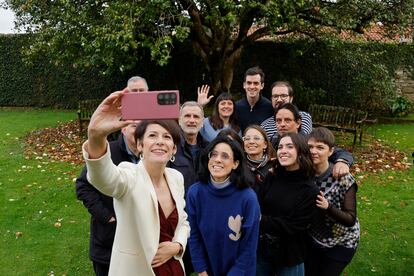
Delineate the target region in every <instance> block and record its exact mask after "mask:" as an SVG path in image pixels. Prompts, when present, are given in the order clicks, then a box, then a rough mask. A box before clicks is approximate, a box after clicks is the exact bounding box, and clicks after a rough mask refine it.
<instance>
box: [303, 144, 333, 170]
mask: <svg viewBox="0 0 414 276" xmlns="http://www.w3.org/2000/svg"><path fill="white" fill-rule="evenodd" d="M308 146H309V150H310V152H311V156H312V162H313V165H314V167H318V166H321V165H327V163H329V161H328V158H329V156H331V154H332V152H333V148H330V147H329V146H328V145H327V144H325V143H322V142H318V141H316V140H315V139H314V138H310V139H309V140H308Z"/></svg>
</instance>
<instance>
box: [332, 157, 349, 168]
mask: <svg viewBox="0 0 414 276" xmlns="http://www.w3.org/2000/svg"><path fill="white" fill-rule="evenodd" d="M338 162H341V163H344V164H345V165H347V166H348V167H349V162H348V161H346V160H345V159H337V160H336V161H335V164H336V163H338Z"/></svg>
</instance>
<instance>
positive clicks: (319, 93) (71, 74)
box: [0, 35, 414, 112]
mask: <svg viewBox="0 0 414 276" xmlns="http://www.w3.org/2000/svg"><path fill="white" fill-rule="evenodd" d="M28 41H29V37H28V36H27V35H3V36H0V74H1V75H0V106H39V107H43V106H52V107H60V108H75V107H76V106H77V102H78V101H79V100H80V99H88V98H104V97H105V96H106V95H107V94H108V93H110V92H111V91H114V90H118V89H121V88H123V87H124V86H125V85H126V81H127V80H128V78H129V77H130V76H132V75H141V76H143V77H145V78H146V79H147V80H148V84H149V86H150V88H151V89H153V90H158V89H179V90H180V91H181V95H182V99H181V100H182V101H183V100H189V99H195V97H196V96H195V91H196V87H197V86H198V85H201V84H204V83H209V77H208V73H207V70H206V69H205V66H204V65H203V64H202V62H201V59H200V58H199V57H197V56H196V55H195V54H194V53H193V50H192V48H191V46H190V43H184V44H181V45H176V47H175V48H174V50H173V53H172V59H171V61H170V63H169V64H168V65H167V66H164V67H159V66H156V65H155V63H154V62H152V61H151V60H150V58H149V55H148V54H145V53H143V54H142V57H141V60H142V62H141V63H140V64H139V65H138V66H137V68H135V69H134V70H131V71H128V72H123V73H120V72H119V71H115V72H113V73H111V74H107V75H100V74H99V71H100V70H99V69H100V68H93V69H90V70H86V69H83V70H81V69H78V68H73V66H72V65H70V64H65V65H60V66H57V65H54V64H53V63H51V62H50V61H49V60H48V59H47V57H41V58H39V59H38V60H36V61H35V62H32V63H31V64H26V63H25V62H24V61H23V57H22V54H21V53H20V50H21V48H22V46H24V45H26V44H27V43H29V42H28ZM413 64H414V46H413V45H412V44H408V45H406V44H404V45H403V44H380V43H348V42H341V41H332V40H331V41H324V42H318V41H309V40H303V41H294V42H273V41H264V42H257V43H255V44H252V45H250V46H248V47H246V48H245V49H244V51H243V53H242V57H241V59H240V61H239V63H238V64H237V66H236V68H235V72H234V80H233V85H232V88H231V91H232V93H233V94H235V96H236V97H240V96H241V95H243V88H242V82H243V74H244V71H245V70H246V69H247V68H249V67H251V66H255V65H259V66H260V67H262V68H263V70H264V71H265V73H266V80H265V90H264V94H265V96H269V95H270V85H271V83H272V82H274V81H276V80H288V81H290V82H291V83H292V84H293V87H294V90H295V102H296V104H297V105H298V106H299V107H300V108H301V109H304V110H306V108H307V106H308V105H309V104H310V103H313V102H316V103H326V104H333V105H341V106H352V107H355V108H362V109H368V110H369V111H371V112H383V111H384V110H386V109H387V103H388V102H389V101H391V100H392V98H393V97H394V94H395V93H394V92H395V87H393V83H392V78H393V77H394V74H395V70H396V69H397V68H398V67H400V66H401V67H405V68H410V66H412V65H413Z"/></svg>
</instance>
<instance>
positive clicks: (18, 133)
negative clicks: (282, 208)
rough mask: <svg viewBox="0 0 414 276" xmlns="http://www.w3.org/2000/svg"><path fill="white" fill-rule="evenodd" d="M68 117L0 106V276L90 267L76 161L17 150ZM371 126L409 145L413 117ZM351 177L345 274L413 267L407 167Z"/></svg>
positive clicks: (401, 271) (82, 271)
mask: <svg viewBox="0 0 414 276" xmlns="http://www.w3.org/2000/svg"><path fill="white" fill-rule="evenodd" d="M74 118H75V113H74V112H64V111H51V110H20V109H19V110H15V109H0V128H1V129H2V130H3V131H2V132H1V133H0V138H1V141H2V142H1V143H0V200H1V204H0V221H1V224H0V239H1V240H0V242H1V244H2V246H1V247H0V275H52V274H54V275H92V274H93V272H92V268H91V264H90V261H89V259H88V243H89V215H88V213H87V211H86V209H85V208H84V207H83V205H82V204H81V203H80V202H79V201H78V200H77V199H76V196H75V191H74V183H73V178H75V177H77V175H78V173H79V171H80V167H79V166H73V165H70V164H67V163H63V162H52V161H50V160H49V159H48V158H47V156H43V153H42V152H38V153H37V156H38V157H37V159H35V160H28V159H25V157H24V155H23V149H24V144H23V137H24V135H25V134H26V133H27V132H29V131H31V130H33V129H37V128H44V127H48V126H53V125H55V124H56V123H57V122H58V121H67V120H70V119H74ZM371 133H374V134H375V135H376V136H377V137H379V138H380V139H382V140H383V141H384V142H385V143H389V144H391V145H393V146H395V147H398V148H399V149H400V150H403V151H405V152H407V153H410V152H412V151H414V149H413V146H414V141H413V138H412V137H414V136H413V133H414V124H411V125H409V124H404V125H395V124H394V125H378V126H376V127H375V129H372V131H371ZM395 133H398V134H395ZM369 139H372V138H369ZM369 139H368V140H369ZM397 141H398V143H397ZM365 143H366V142H364V144H365ZM409 160H411V159H409ZM357 179H358V184H359V190H358V194H357V195H358V216H359V219H360V223H361V242H360V245H359V248H358V251H357V254H356V256H355V257H354V259H353V261H352V263H351V264H350V265H349V266H348V268H347V269H346V273H347V275H410V274H412V271H413V269H414V235H413V234H412V233H413V228H414V222H413V220H412V214H413V213H414V201H413V199H414V191H413V190H414V184H413V183H414V170H413V168H411V169H410V170H407V171H403V172H399V171H395V172H394V171H388V172H385V173H379V174H376V175H370V176H368V177H366V176H363V178H359V177H358V176H357ZM59 220H60V222H61V225H62V226H61V227H60V228H56V227H55V226H54V225H55V223H56V222H57V221H59ZM18 232H21V233H22V234H21V236H20V234H17V236H18V237H16V233H18ZM52 271H53V273H52Z"/></svg>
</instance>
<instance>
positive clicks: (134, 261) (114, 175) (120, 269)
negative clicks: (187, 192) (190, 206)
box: [83, 145, 190, 276]
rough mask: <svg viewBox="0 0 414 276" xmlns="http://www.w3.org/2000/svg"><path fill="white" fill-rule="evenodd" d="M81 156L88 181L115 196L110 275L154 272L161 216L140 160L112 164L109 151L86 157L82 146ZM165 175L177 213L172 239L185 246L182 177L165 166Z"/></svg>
mask: <svg viewBox="0 0 414 276" xmlns="http://www.w3.org/2000/svg"><path fill="white" fill-rule="evenodd" d="M108 149H109V147H108ZM83 155H84V158H85V160H86V165H87V168H88V174H87V178H88V181H89V182H90V183H91V184H92V185H94V186H95V187H96V188H97V189H98V190H99V191H101V192H102V193H104V194H106V195H108V196H112V197H113V198H114V209H115V213H116V218H117V228H116V232H115V239H114V244H113V247H112V256H111V263H110V268H109V275H113V276H115V275H116V276H123V275H140V276H141V275H143V276H146V275H154V272H153V270H152V267H151V261H152V259H153V258H154V256H155V253H156V252H157V249H158V245H159V238H160V219H159V215H158V200H157V196H156V193H155V190H154V187H153V185H152V182H151V179H150V177H149V175H148V173H147V171H146V170H145V167H144V165H143V163H142V162H139V163H138V164H133V163H129V162H122V163H121V164H119V165H118V166H115V165H114V164H113V163H112V161H111V157H110V151H109V150H107V153H106V154H105V155H104V156H102V157H101V158H99V159H88V153H87V152H86V151H85V145H84V146H83ZM165 177H166V179H167V183H168V186H169V188H170V191H171V194H172V197H173V198H174V201H175V204H176V207H177V211H178V216H179V219H178V224H177V228H176V229H175V235H174V238H173V241H176V242H179V243H180V244H181V245H182V246H183V248H185V247H186V244H187V238H188V236H189V234H190V226H189V223H188V221H187V214H186V213H185V212H184V206H185V200H184V181H183V176H182V175H181V173H179V172H178V171H176V170H174V169H170V168H166V169H165ZM182 255H183V253H182V254H180V256H174V258H176V259H178V260H179V261H180V263H181V266H182V267H183V270H184V265H183V262H182V259H181V258H182Z"/></svg>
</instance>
